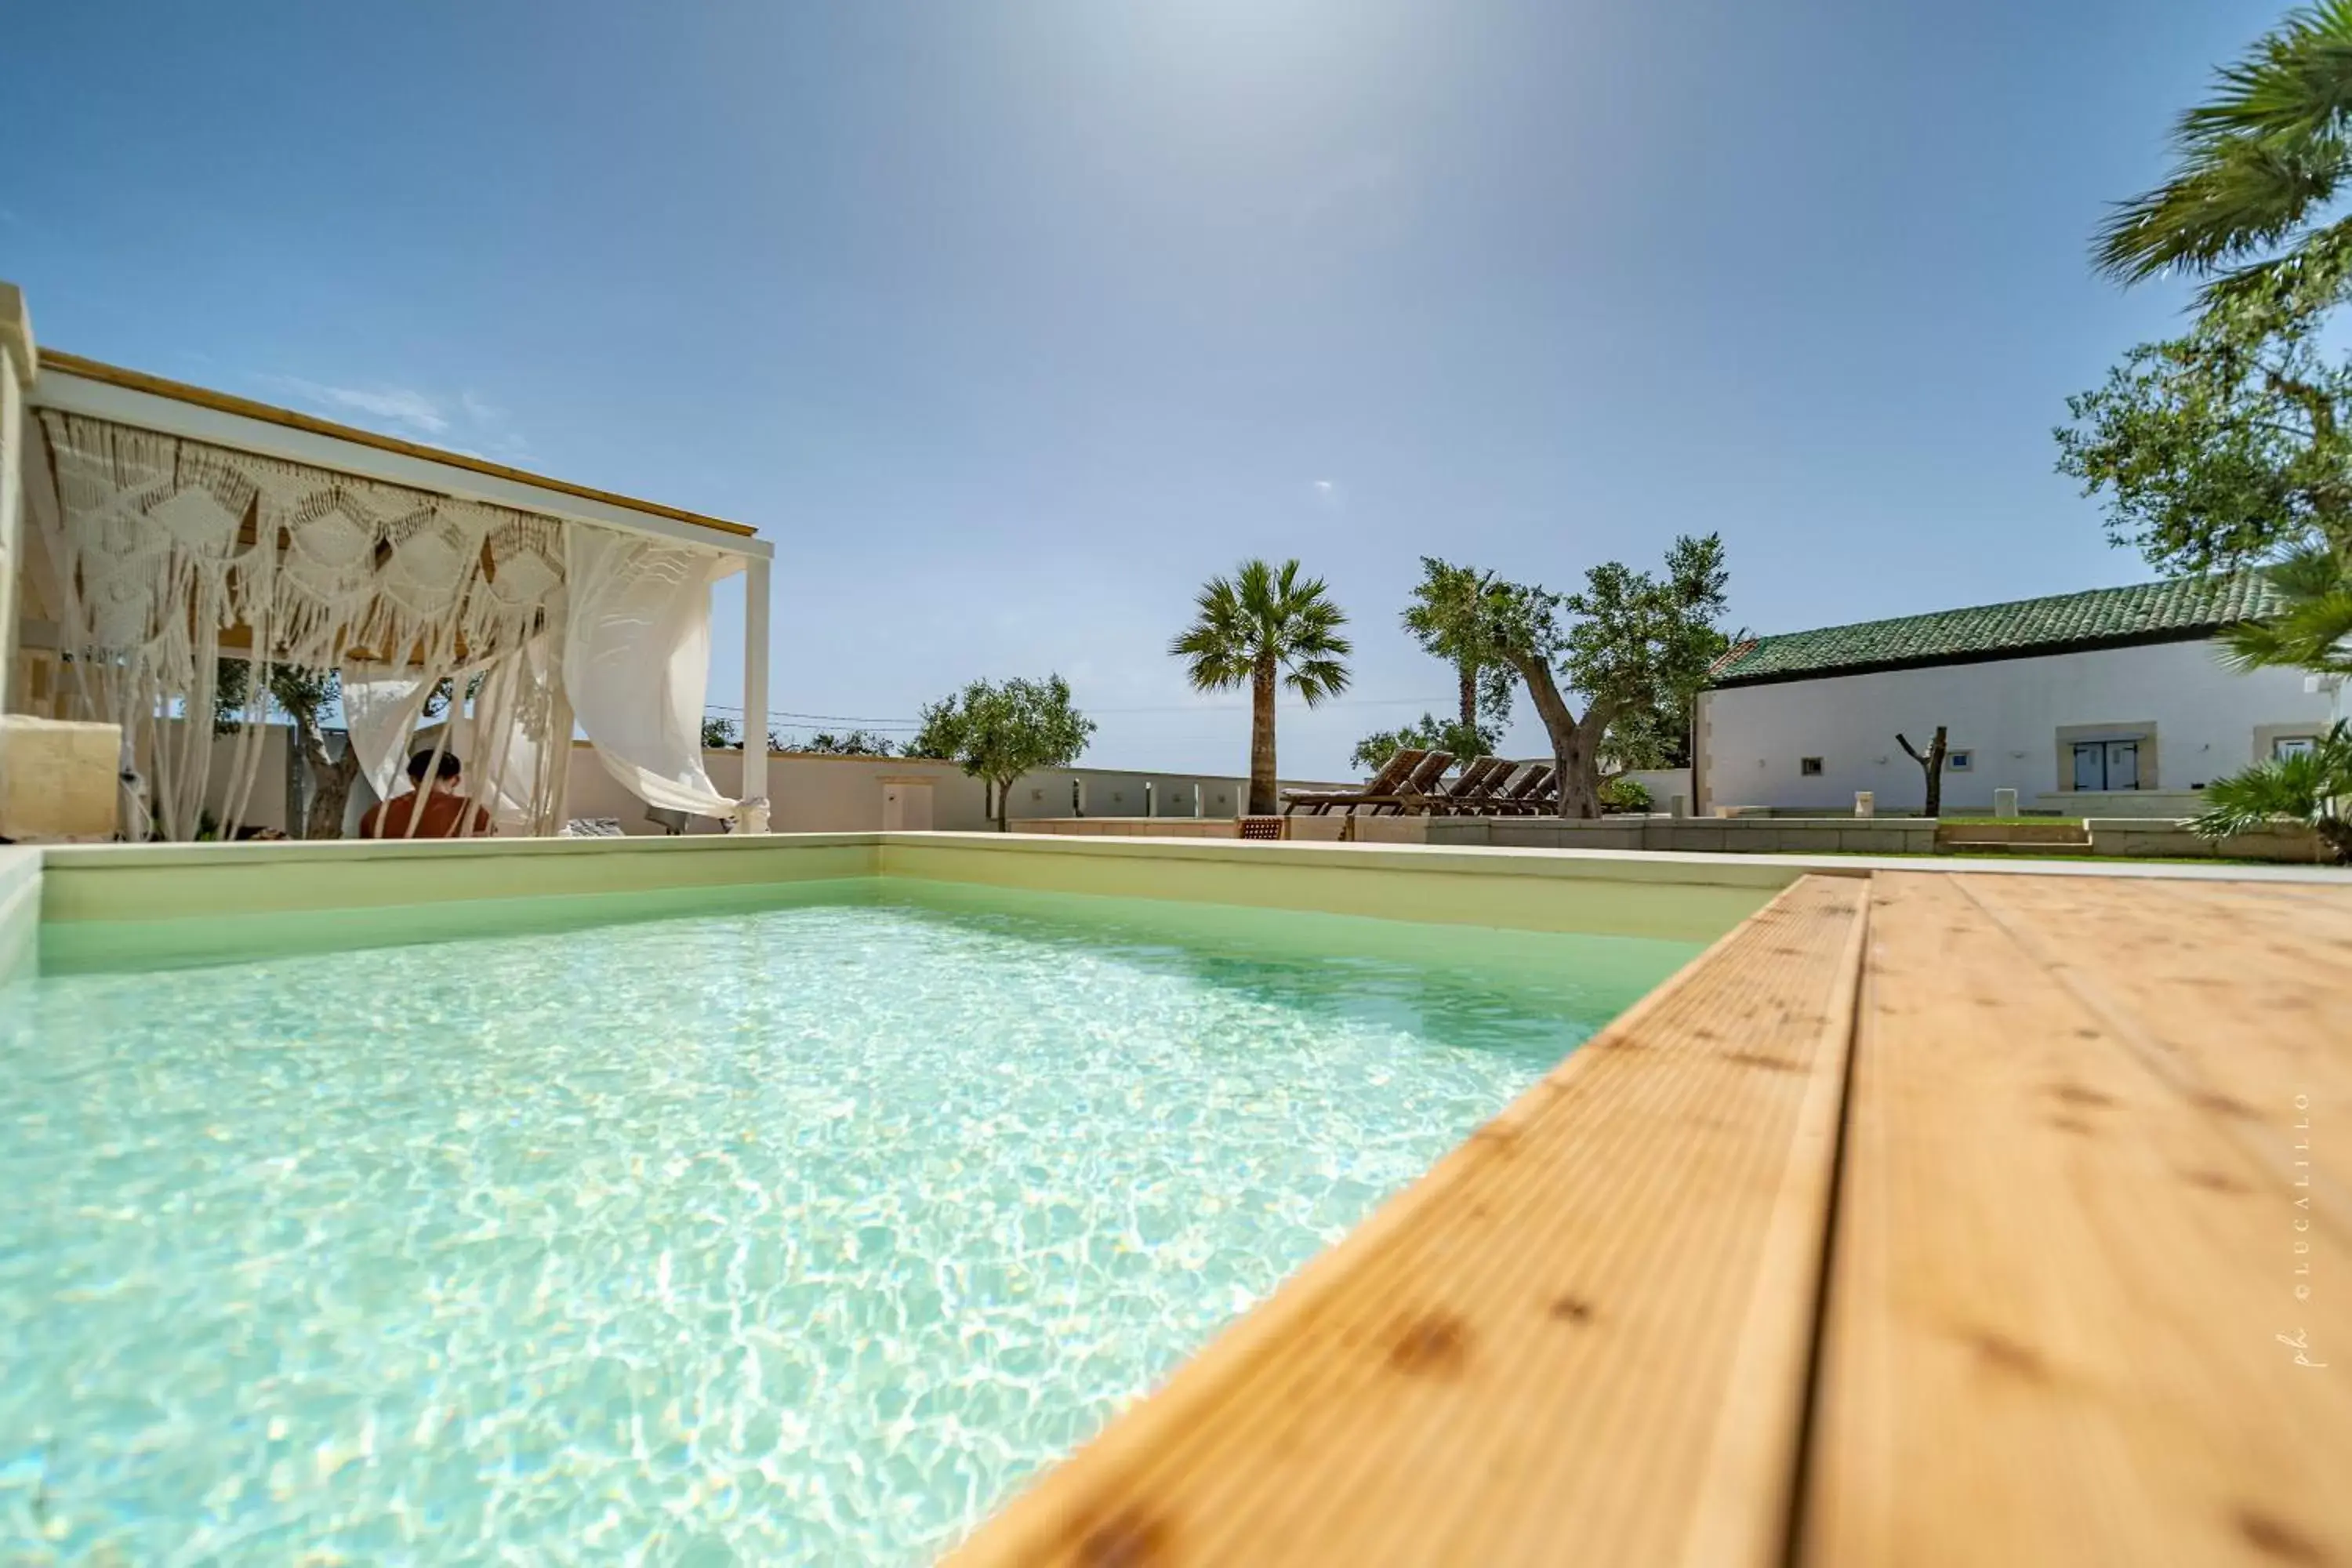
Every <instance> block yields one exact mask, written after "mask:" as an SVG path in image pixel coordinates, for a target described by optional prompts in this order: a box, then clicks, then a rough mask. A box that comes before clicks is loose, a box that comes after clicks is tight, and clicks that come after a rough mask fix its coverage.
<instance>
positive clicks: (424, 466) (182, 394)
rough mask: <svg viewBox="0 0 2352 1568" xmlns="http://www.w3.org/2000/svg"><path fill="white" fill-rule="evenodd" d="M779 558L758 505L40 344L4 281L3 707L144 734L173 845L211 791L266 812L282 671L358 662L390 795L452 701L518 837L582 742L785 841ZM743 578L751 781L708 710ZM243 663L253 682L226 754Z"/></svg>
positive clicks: (375, 754)
mask: <svg viewBox="0 0 2352 1568" xmlns="http://www.w3.org/2000/svg"><path fill="white" fill-rule="evenodd" d="M772 553H773V552H772V547H771V546H770V545H769V544H768V543H767V542H764V541H762V540H761V539H759V538H757V537H756V536H755V535H754V534H753V532H752V531H751V529H749V528H747V527H744V526H743V525H741V524H740V523H734V522H729V521H722V520H720V519H718V518H713V517H705V516H701V515H699V514H697V513H694V512H689V511H683V510H678V509H677V508H675V507H668V506H662V505H658V504H656V503H654V502H650V501H644V500H633V499H631V498H629V497H626V496H621V495H615V494H613V493H611V492H609V491H604V490H599V489H590V488H588V487H586V486H583V485H576V484H571V483H568V482H566V481H563V480H561V479H548V478H545V477H543V476H541V475H536V474H530V473H525V472H523V471H521V470H520V469H516V468H508V467H506V466H504V465H502V464H499V463H494V462H489V461H487V460H484V459H482V458H476V457H471V456H468V455H466V454H462V453H457V452H448V451H442V450H438V449H436V448H434V447H424V446H420V445H417V444H415V443H414V442H410V441H404V440H401V439H399V438H396V437H388V436H382V435H377V434H375V433H373V432H371V431H366V430H359V429H353V428H351V427H348V426H341V425H336V424H333V423H331V422H329V421H327V420H323V419H318V418H314V417H312V416H309V415H305V414H299V413H296V412H293V411H291V410H288V409H283V408H277V407H272V406H269V405H266V404H261V403H257V402H254V401H251V400H249V399H247V398H243V397H238V396H234V395H229V394H226V393H221V392H215V391H212V390H209V389H206V388H204V387H197V386H190V385H185V384H181V383H177V382H173V381H166V380H163V379H162V378H160V377H157V376H152V375H148V374H142V373H140V372H137V371H131V370H125V369H122V368H120V367H118V366H114V365H109V364H101V363H98V362H96V361H92V360H87V359H82V358H80V357H79V356H76V355H72V354H67V353H58V351H56V350H53V349H51V350H43V349H39V348H37V345H36V344H35V342H34V341H33V337H32V331H31V326H30V322H29V320H28V318H27V317H26V313H25V310H24V306H23V301H22V298H21V296H20V295H19V294H18V293H17V291H16V289H14V288H13V287H12V286H9V285H5V284H0V711H10V712H17V711H26V710H28V709H37V708H41V707H46V708H47V709H48V710H49V716H51V717H57V718H80V719H87V720H95V721H104V722H110V723H114V724H117V725H119V726H120V727H121V731H122V737H123V741H122V745H123V753H124V764H125V766H126V767H127V768H135V769H137V770H139V771H140V772H142V773H143V774H144V775H145V777H146V779H147V782H148V784H149V786H150V790H151V793H152V805H153V811H154V817H155V826H156V827H157V829H158V830H159V831H160V832H161V833H162V834H163V836H164V837H172V838H187V837H194V836H195V833H196V831H197V823H198V818H199V816H200V815H201V813H202V806H203V803H204V802H205V801H206V800H207V799H208V798H209V799H211V800H213V801H215V802H216V803H225V804H223V805H220V806H219V807H218V813H219V815H221V816H225V817H226V818H227V819H228V820H229V822H230V823H231V824H233V822H234V819H235V818H236V817H237V816H241V815H242V813H243V812H244V810H245V802H246V799H247V795H248V794H249V792H250V790H251V788H252V785H253V777H252V775H253V773H254V771H255V766H256V759H257V756H258V752H259V748H258V747H257V745H255V744H253V743H252V742H253V738H254V736H255V734H256V732H257V729H258V726H259V725H260V723H261V721H262V720H263V718H264V717H265V714H266V711H267V696H266V688H267V685H268V681H267V676H268V672H269V671H270V669H271V668H273V667H281V666H282V667H291V668H301V669H304V670H307V671H314V672H316V671H325V670H333V671H334V672H336V673H337V674H338V675H339V676H340V678H341V689H342V706H343V712H344V719H345V721H346V724H347V725H348V727H349V731H350V734H351V744H352V748H353V751H354V753H355V755H356V756H357V757H358V759H359V762H360V765H361V767H362V771H363V773H365V775H366V776H367V777H368V778H369V779H370V781H371V782H372V783H373V784H374V785H375V787H376V788H377V790H378V792H379V793H380V794H381V793H386V792H387V791H388V790H389V789H390V788H391V787H392V786H393V785H394V784H395V782H396V780H397V776H398V773H399V768H400V764H401V763H403V762H404V759H405V757H406V754H407V752H408V749H409V747H410V745H411V744H412V742H415V743H418V744H422V743H424V742H420V741H418V740H417V736H418V734H419V731H420V729H422V728H424V727H425V726H427V724H428V715H429V714H430V713H431V712H432V711H433V710H435V709H436V707H437V706H438V705H439V703H438V701H436V691H437V692H438V693H440V694H441V698H440V700H442V701H447V702H449V713H448V719H447V722H446V723H444V724H441V725H438V726H437V727H435V733H436V740H435V741H434V742H433V743H434V744H436V745H447V746H453V747H455V746H462V747H463V748H465V750H464V756H465V760H466V763H467V789H468V791H469V793H472V794H474V795H476V797H477V798H478V799H479V800H480V801H481V803H482V804H483V805H485V806H486V807H487V808H488V809H489V810H490V812H491V814H492V816H493V817H494V818H495V819H496V820H497V821H498V823H499V829H500V831H502V832H509V833H532V834H545V833H551V832H555V831H557V830H558V829H559V828H560V827H561V826H562V823H563V820H564V802H563V791H564V784H563V780H564V775H565V772H566V764H567V763H568V759H569V755H570V752H571V741H572V735H573V733H574V732H575V731H577V732H578V733H580V734H583V735H584V736H585V737H586V739H587V740H588V741H589V742H590V743H591V744H592V745H593V747H594V748H595V752H596V754H597V756H598V758H599V760H600V761H601V762H602V763H603V764H604V767H605V768H606V769H607V771H609V772H610V773H613V775H614V777H616V778H617V779H619V780H620V782H621V783H623V784H625V785H626V786H627V787H628V788H629V789H630V790H631V791H632V792H633V793H635V795H637V796H638V797H639V798H640V799H643V800H644V801H646V804H647V805H649V806H654V807H661V808H666V809H668V810H672V811H677V812H685V813H690V814H694V815H698V816H712V817H718V818H720V819H722V820H726V821H728V822H730V825H731V826H734V827H735V828H737V829H739V830H751V831H764V830H765V827H766V820H767V811H766V795H767V752H766V748H765V747H764V746H763V745H761V743H760V740H761V737H760V734H759V732H758V731H759V728H760V726H759V723H758V721H757V719H756V716H757V715H759V714H761V713H764V712H765V711H766V710H767V692H768V595H769V567H770V562H771V559H772ZM738 571H740V572H741V573H743V574H744V576H745V594H744V598H745V614H744V646H743V689H744V702H743V705H744V710H745V711H746V712H747V713H748V714H751V715H753V716H755V717H754V719H753V721H752V722H751V725H750V730H751V734H750V737H749V741H748V743H747V744H746V746H745V748H744V754H743V771H742V782H741V795H740V799H730V798H728V797H726V796H723V795H719V793H718V792H717V791H716V790H715V789H714V788H713V786H712V784H711V782H710V779H709V775H708V773H706V772H705V770H704V767H703V763H702V749H701V721H702V714H703V698H704V693H705V688H706V684H707V679H708V669H709V652H710V647H709V641H710V588H711V584H714V583H716V582H718V581H719V579H721V578H724V577H727V576H730V575H732V574H734V573H736V572H738ZM222 658H229V659H236V658H244V659H247V660H250V661H251V664H252V666H253V667H254V668H253V674H254V676H255V677H256V678H255V679H249V680H248V681H247V683H246V696H245V698H244V700H243V703H242V707H241V710H240V711H239V712H237V713H236V715H235V721H234V722H233V724H232V729H233V731H234V732H235V734H236V743H235V744H232V745H229V746H226V747H225V748H224V747H220V746H216V745H215V741H214V737H213V733H212V724H211V722H210V721H211V718H212V715H213V713H214V710H215V692H216V684H215V672H216V670H217V669H218V668H219V664H218V661H219V660H220V659H222ZM36 685H39V686H42V687H46V688H48V689H46V690H34V689H31V688H33V687H34V686H36ZM223 751H225V752H226V756H225V757H217V756H216V755H215V753H216V752H223ZM224 769H225V770H226V773H225V774H224V773H223V772H222V770H224Z"/></svg>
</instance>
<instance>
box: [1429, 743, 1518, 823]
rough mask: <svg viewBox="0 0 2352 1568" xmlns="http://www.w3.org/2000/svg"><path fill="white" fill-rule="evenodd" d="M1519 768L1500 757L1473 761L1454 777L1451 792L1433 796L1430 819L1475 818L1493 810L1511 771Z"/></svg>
mask: <svg viewBox="0 0 2352 1568" xmlns="http://www.w3.org/2000/svg"><path fill="white" fill-rule="evenodd" d="M1516 766H1517V763H1510V762H1507V761H1505V760H1504V759H1503V758H1501V757H1475V758H1473V759H1471V762H1470V764H1469V765H1468V766H1467V767H1465V768H1464V769H1463V770H1462V771H1461V772H1460V773H1456V774H1455V775H1454V784H1453V785H1452V787H1451V788H1445V789H1438V790H1433V791H1432V792H1431V793H1430V797H1429V811H1430V815H1431V816H1476V815H1477V814H1478V813H1480V812H1482V811H1486V810H1490V809H1492V806H1493V803H1494V799H1495V792H1496V790H1497V789H1498V788H1500V787H1501V785H1502V784H1503V781H1504V780H1506V779H1507V778H1509V777H1510V776H1511V770H1512V769H1513V768H1514V767H1516Z"/></svg>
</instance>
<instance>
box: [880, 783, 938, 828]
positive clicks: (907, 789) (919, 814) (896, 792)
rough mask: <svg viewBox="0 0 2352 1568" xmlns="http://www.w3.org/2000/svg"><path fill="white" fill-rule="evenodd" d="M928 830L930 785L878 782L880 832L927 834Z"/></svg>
mask: <svg viewBox="0 0 2352 1568" xmlns="http://www.w3.org/2000/svg"><path fill="white" fill-rule="evenodd" d="M930 830H931V781H930V780H929V779H884V780H883V781H882V831H883V832H885V833H929V831H930Z"/></svg>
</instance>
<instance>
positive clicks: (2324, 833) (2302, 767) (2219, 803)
mask: <svg viewBox="0 0 2352 1568" xmlns="http://www.w3.org/2000/svg"><path fill="white" fill-rule="evenodd" d="M2205 805H2206V810H2205V815H2204V816H2198V817H2192V818H2190V819H2189V831H2190V832H2192V833H2194V834H2196V835H2197V836H2198V837H2200V838H2210V839H2214V840H2217V841H2218V840H2221V839H2223V838H2227V837H2230V836H2231V834H2235V833H2245V832H2248V831H2250V830H2252V829H2253V828H2257V827H2260V826H2263V824H2264V823H2268V822H2276V821H2279V820H2281V819H2285V820H2290V821H2294V822H2301V823H2305V824H2308V825H2309V826H2310V827H2311V828H2312V830H2313V831H2314V832H2315V833H2317V834H2318V835H2319V841H2320V842H2321V843H2322V844H2325V845H2326V847H2327V848H2328V852H2329V853H2330V854H2332V855H2334V856H2335V858H2336V860H2337V861H2338V862H2339V863H2345V864H2352V818H2347V816H2345V811H2346V808H2347V806H2352V726H2347V725H2346V724H2345V723H2344V722H2343V721H2340V720H2339V721H2337V722H2336V727H2335V728H2334V729H2333V730H2331V731H2328V732H2327V733H2326V735H2323V736H2322V737H2320V740H2319V743H2318V744H2317V745H2315V746H2314V747H2313V748H2312V749H2311V750H2310V751H2308V752H2298V753H2297V754H2295V755H2294V756H2288V757H2273V759H2272V760H2271V761H2269V762H2267V763H2258V764H2257V765H2255V766H2253V767H2251V768H2248V769H2247V770H2246V771H2245V772H2244V773H2232V774H2231V776H2229V777H2228V778H2225V779H2215V780H2214V781H2213V782H2212V783H2211V784H2207V785H2206V786H2205Z"/></svg>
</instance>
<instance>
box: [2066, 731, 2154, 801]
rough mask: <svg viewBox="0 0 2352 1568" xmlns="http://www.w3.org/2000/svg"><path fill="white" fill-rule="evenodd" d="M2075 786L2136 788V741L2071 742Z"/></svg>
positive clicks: (2089, 788) (2137, 763)
mask: <svg viewBox="0 0 2352 1568" xmlns="http://www.w3.org/2000/svg"><path fill="white" fill-rule="evenodd" d="M2074 787H2075V788H2076V789H2078V790H2118V789H2137V788H2139V742H2137V741H2077V742H2074Z"/></svg>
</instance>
